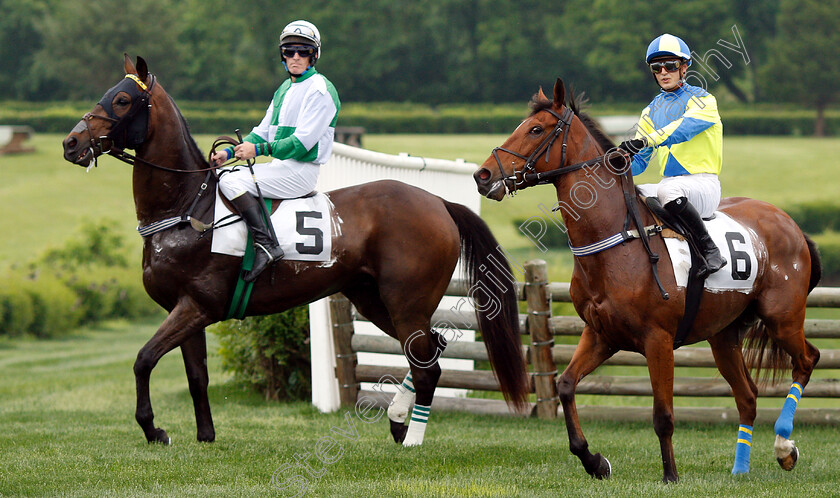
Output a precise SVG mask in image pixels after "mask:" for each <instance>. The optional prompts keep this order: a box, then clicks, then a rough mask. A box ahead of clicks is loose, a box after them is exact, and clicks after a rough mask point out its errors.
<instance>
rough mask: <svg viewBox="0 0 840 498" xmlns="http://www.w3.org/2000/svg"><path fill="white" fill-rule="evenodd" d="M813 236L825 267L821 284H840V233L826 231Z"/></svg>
mask: <svg viewBox="0 0 840 498" xmlns="http://www.w3.org/2000/svg"><path fill="white" fill-rule="evenodd" d="M812 238H813V239H814V242H816V243H817V247H818V248H819V251H820V260H821V261H822V267H823V272H822V280H820V283H819V285H821V286H836V285H840V233H837V232H826V233H822V234H819V235H815V236H813V237H812Z"/></svg>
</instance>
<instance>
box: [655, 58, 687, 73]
mask: <svg viewBox="0 0 840 498" xmlns="http://www.w3.org/2000/svg"><path fill="white" fill-rule="evenodd" d="M680 66H682V61H664V62H651V63H650V72H652V73H653V74H658V73H659V72H660V71H662V68H663V67H664V68H665V70H666V71H668V72H669V73H673V72H674V71H676V70H677V69H679V68H680Z"/></svg>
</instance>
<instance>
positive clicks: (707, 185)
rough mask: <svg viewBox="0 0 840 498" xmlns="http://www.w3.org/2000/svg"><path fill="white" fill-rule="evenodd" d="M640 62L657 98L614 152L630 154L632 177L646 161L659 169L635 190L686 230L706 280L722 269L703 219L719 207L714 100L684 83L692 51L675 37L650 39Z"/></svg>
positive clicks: (719, 139) (719, 150)
mask: <svg viewBox="0 0 840 498" xmlns="http://www.w3.org/2000/svg"><path fill="white" fill-rule="evenodd" d="M645 61H646V62H647V63H648V65H649V66H650V69H651V72H652V73H653V76H654V78H655V79H656V82H657V84H658V85H659V87H660V93H659V95H657V96H656V97H655V98H654V99H653V100H652V101H651V103H650V104H648V106H647V107H645V109H644V110H643V111H642V115H641V117H640V118H639V122H638V124H637V126H636V136H635V138H634V139H633V140H628V141H625V142H622V143H621V144H620V145H619V148H621V149H623V150H625V151H627V152H629V153H631V154H635V155H634V157H633V163H632V172H633V175H638V174H640V173H642V172H643V171H645V169H647V167H648V165H649V164H650V163H651V162H653V163H655V164H657V165H658V166H659V172H660V174H661V175H662V176H663V178H662V180H661V181H660V182H659V183H656V184H647V185H639V190H641V191H642V194H643V195H646V196H648V197H656V198H658V199H659V201H660V202H661V203H662V205H663V206H664V207H665V209H666V210H668V212H669V213H671V214H672V215H673V216H674V217H676V218H677V219H678V220H679V221H680V223H681V224H682V225H684V226H685V227H686V228H687V229H688V231H689V232H690V233H689V236H690V237H692V238H693V239H694V241H695V242H696V245H697V247H699V248H700V251H701V252H702V256H703V259H704V260H705V264H704V265H703V266H702V267H701V268H699V269H698V275H700V276H701V277H702V276H706V275H708V274H710V273H714V272H716V271H718V270H720V269H721V268H722V267H723V266H725V265H726V259H724V258H723V256H722V255H721V253H720V250H718V248H717V246H716V245H715V243H714V242H713V241H712V238H711V237H710V236H709V234H708V232H707V231H706V227H705V225H704V224H703V219H702V218H707V217H710V216H711V215H712V214H713V213H714V212H715V210H716V209H717V207H718V204H720V181H719V179H718V175H719V174H720V169H721V164H722V162H723V125H722V124H721V122H720V115H719V114H718V109H717V101H716V100H715V97H714V96H713V95H712V94H710V93H709V92H707V91H706V90H704V89H703V88H700V87H696V86H691V85H689V84H687V83H686V82H685V75H686V73H687V71H688V67H689V66H690V65H691V51H690V50H689V48H688V45H686V43H685V42H684V41H682V40H681V39H679V38H677V37H676V36H674V35H670V34H667V33H666V34H664V35H662V36H660V37H658V38H656V39H655V40H653V41H652V42H651V43H650V45H649V46H648V50H647V54H646V57H645Z"/></svg>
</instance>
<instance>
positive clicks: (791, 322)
mask: <svg viewBox="0 0 840 498" xmlns="http://www.w3.org/2000/svg"><path fill="white" fill-rule="evenodd" d="M565 93H566V92H565V88H564V85H563V82H562V81H561V80H559V79H558V80H557V83H556V84H555V86H554V100H553V101H550V100H548V99H547V98H546V97H545V95H543V93H542V91H540V92H539V93H538V94H537V95H536V96H535V97H534V99H533V100H532V102H531V109H532V113H531V115H530V116H529V117H528V118H526V119H525V120H524V121H523V122H522V124H520V125H519V127H518V128H517V129H516V130H515V131H514V132H513V134H512V135H511V136H510V137H509V138H508V139H507V140H506V141H505V142H504V144H503V145H502V146H501V147H498V148H496V149H495V150H494V151H493V154H492V155H491V156H490V157H489V158H488V159H487V160H486V161H485V162H484V164H483V165H482V167H481V168H480V169H479V170H478V171H476V173H475V175H474V177H475V181H476V183H477V185H478V191H479V192H480V193H481V194H482V195H485V196H486V197H488V198H490V199H494V200H496V201H501V200H502V199H503V198H504V196H505V193H506V192H509V193H511V194H512V193H514V192H515V191H516V190H517V189H519V188H525V187H529V186H533V185H537V184H541V183H543V184H546V183H552V184H553V185H554V188H555V189H556V191H557V199H558V208H560V207H568V206H570V205H572V204H574V202H573V201H575V200H576V201H578V202H577V203H576V206H578V207H580V209H574V211H572V210H570V209H561V211H562V218H563V222H564V224H565V226H566V229H567V230H568V237H569V241H570V245H573V246H584V247H586V246H590V247H597V246H595V244H596V243H597V242H599V241H604V240H606V239H609V238H611V236H613V237H614V236H615V234H620V233H622V232H623V231H625V230H626V228H625V219H626V218H628V216H626V215H628V213H629V212H631V211H636V212H637V213H640V214H641V218H642V220H641V221H642V223H641V225H642V226H645V227H647V226H650V225H655V224H656V222H655V221H654V218H653V217H652V216H651V215H650V214H649V212H647V211H646V210H645V209H644V208H643V204H642V201H641V200H640V198H639V197H638V195H637V194H636V192H635V190H634V187H633V185H632V176H630V174H629V171H628V170H629V162H628V157H627V156H626V155H624V154H623V153H621V152H618V151H617V150H615V149H614V146H613V143H612V141H611V140H610V139H609V138H608V137H607V136H606V135H605V134H604V133H603V131H601V130H600V129H599V128H598V126H597V125H596V124H595V123H594V122H593V120H592V119H590V118H589V117H587V116H586V115H585V114H582V113H580V110H579V109H578V103H577V102H575V98H574V97H572V98H570V101H569V104H568V106H567V105H565V100H564V99H565ZM608 152H609V154H608V155H607V156H605V155H604V154H605V153H608ZM587 160H589V161H587ZM616 163H620V164H618V165H616ZM584 184H585V186H584ZM584 191H587V192H590V194H588V196H587V194H584ZM625 192H628V194H629V195H626V196H625ZM593 194H595V195H594V196H593ZM575 196H577V197H575ZM626 200H627V202H625V201H626ZM719 210H720V211H723V212H724V213H726V214H727V215H729V216H730V217H731V218H733V219H735V220H738V221H739V222H740V223H741V224H742V225H744V226H746V227H747V228H748V229H749V230H750V231H751V232H752V234H753V237H754V243H753V245H754V246H755V247H756V248H757V250H756V252H757V258H758V268H756V269H755V271H756V272H757V273H756V279H755V284H754V286H753V288H752V290H751V291H749V292H744V291H729V292H727V291H723V292H721V291H716V292H714V293H712V292H708V291H707V292H703V294H702V300H701V302H700V310H699V313H698V315H697V318H696V320H695V321H694V323H693V327H692V328H690V329H689V330H688V336H687V337H686V339H685V344H691V343H696V342H699V341H703V340H706V341H708V342H709V344H710V345H711V349H712V353H713V355H714V359H715V363H716V364H717V367H718V369H719V370H720V373H721V374H722V375H723V377H724V378H725V379H726V381H727V382H728V383H729V385H730V386H731V388H732V393H733V394H734V396H735V401H736V404H737V407H738V413H739V415H740V423H741V426H740V428H739V437H738V441H739V442H738V444H737V446H736V458H735V465H734V466H733V473H745V472H748V471H749V449H750V445H751V439H752V425H753V421H754V420H755V416H756V395H757V392H758V391H757V388H756V384H755V383H754V382H753V380H752V379H751V378H750V375H749V369H748V368H747V364H746V363H745V360H744V356H743V354H742V349H741V346H742V338H743V337H744V334H745V333H746V332H747V331H748V330H749V331H750V332H751V334H752V335H751V338H752V340H753V342H752V343H753V344H757V345H759V346H760V351H761V352H762V353H761V355H764V352H765V349H764V348H765V346H768V345H769V350H768V351H766V352H767V355H768V356H769V357H770V358H771V359H773V360H776V361H773V362H767V361H765V362H764V363H765V366H772V367H773V369H774V370H773V372H774V375H775V373H776V370H778V369H783V367H784V366H786V365H789V363H787V364H784V363H783V362H782V361H781V360H782V359H784V360H787V358H784V357H783V354H784V353H787V355H789V356H790V359H791V360H792V363H793V365H792V366H793V381H794V385H793V387H792V388H791V394H790V395H789V396H788V398H787V399H786V405H785V408H783V410H782V414H781V416H780V417H779V420H778V421H777V423H776V434H777V437H776V456H777V458H778V459H779V463H780V464H781V465H782V467H783V468H785V469H786V470H790V469H791V468H793V465H794V464H795V461H796V458H797V455H798V450H797V449H796V447H795V446H794V445H793V441H791V440H789V439H788V437H789V436H790V431H791V430H792V427H793V411H794V409H795V407H796V403H797V402H798V400H799V396H801V392H802V389H804V388H805V386H806V384H807V383H808V379H809V378H810V376H811V372H812V371H813V369H814V366H815V365H816V363H817V361H818V359H819V352H818V351H817V349H816V348H815V347H814V346H812V345H811V344H810V343H808V341H806V340H805V336H804V332H803V323H804V320H805V301H806V298H807V296H808V293H809V292H810V291H811V290H812V289H813V288H814V286H815V285H816V284H817V282H818V281H819V278H820V274H821V267H820V262H819V256H818V253H817V251H816V246H815V245H814V244H813V242H811V241H810V239H808V238H807V237H806V236H804V235H803V233H802V231H801V230H800V229H799V227H798V226H797V225H796V224H795V223H794V222H793V220H791V218H790V217H789V216H787V215H786V214H785V213H784V212H782V211H781V210H779V209H778V208H776V207H774V206H772V205H770V204H767V203H764V202H760V201H756V200H752V199H746V198H727V199H723V200H722V202H721V204H720V208H719ZM607 245H608V244H607ZM644 245H645V244H643V243H641V242H640V241H634V240H625V243H623V244H618V245H615V246H613V247H610V248H608V249H604V250H601V251H600V252H594V253H592V254H589V255H581V256H578V257H576V258H575V264H574V270H573V273H572V280H571V288H570V292H571V297H572V301H573V303H574V306H575V309H576V311H577V312H578V314H579V315H580V317H581V318H582V319H583V320H584V322H585V326H584V329H583V333H582V335H581V338H580V342H579V343H578V346H577V348H576V350H575V353H574V355H573V357H572V359H571V361H570V362H569V364H568V366H567V367H566V369H565V370H564V372H563V373H562V375H560V377H559V379H558V381H557V389H558V393H559V396H560V400H561V402H562V405H563V414H564V417H565V420H566V429H567V430H568V434H569V444H570V449H571V451H572V453H573V454H575V455H576V456H577V457H578V458H580V460H581V462H582V463H583V466H584V468H585V469H586V471H587V472H588V473H589V474H591V475H593V476H595V477H598V478H606V477H609V475H610V472H611V468H610V464H609V462H608V461H607V459H606V458H604V457H603V456H602V455H601V454H600V453H596V454H594V455H593V454H592V453H590V451H589V448H588V446H589V445H588V443H587V441H586V439H585V438H584V435H583V432H582V430H581V427H580V423H579V421H578V415H577V411H576V408H575V388H576V386H577V384H578V383H579V382H580V380H581V379H582V378H583V377H584V376H586V375H587V374H589V373H590V372H592V371H593V370H595V368H597V367H598V366H599V365H601V364H602V363H603V362H604V361H605V360H607V359H608V358H610V357H611V356H612V355H613V354H615V353H616V352H617V351H619V350H626V351H636V352H639V353H641V354H643V355H644V356H645V357H646V359H647V363H648V370H649V373H650V382H651V386H652V389H653V427H654V430H655V432H656V435H657V436H658V437H659V444H660V448H661V452H662V463H663V470H664V475H663V480H664V481H665V482H670V481H677V479H678V476H677V469H676V465H675V462H674V450H673V446H672V443H671V436H672V434H673V432H674V411H673V385H674V354H673V347H674V339H675V332H676V330H677V324H678V323H679V321H680V319H681V317H682V315H683V313H684V311H685V288H683V287H678V286H677V284H676V280H675V277H674V274H673V272H664V271H661V270H662V268H670V258H669V257H668V252H667V250H666V247H665V243H664V242H663V239H662V237H657V236H651V237H650V239H649V246H650V252H653V253H658V254H659V255H660V256H661V258H662V263H663V264H662V265H661V268H660V271H661V273H662V280H661V281H662V285H663V287H664V291H667V293H668V294H669V295H670V296H671V298H670V299H668V300H664V299H663V295H662V293H661V292H660V289H659V288H658V285H657V281H656V277H655V276H654V275H653V273H652V272H651V263H650V258H649V253H648V251H647V250H646V248H645V247H644ZM730 261H732V259H731V258H730ZM768 343H769V344H768ZM758 360H759V361H758V363H759V365H758V366H757V368H759V367H760V366H761V358H760V357H759V358H758ZM765 360H766V358H765ZM767 363H773V364H772V365H767ZM780 371H781V370H780ZM765 373H767V371H766V370H765Z"/></svg>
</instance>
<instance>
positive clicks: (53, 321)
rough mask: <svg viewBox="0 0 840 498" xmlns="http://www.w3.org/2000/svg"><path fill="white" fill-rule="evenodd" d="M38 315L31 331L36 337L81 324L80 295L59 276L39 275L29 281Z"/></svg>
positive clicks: (29, 292) (52, 334)
mask: <svg viewBox="0 0 840 498" xmlns="http://www.w3.org/2000/svg"><path fill="white" fill-rule="evenodd" d="M24 288H25V289H26V292H27V294H29V297H30V298H31V300H32V310H33V315H34V318H33V320H32V323H31V324H30V326H29V328H28V332H29V333H31V334H33V335H35V336H36V337H42V338H43V337H56V336H59V335H62V334H64V333H67V332H69V331H70V330H73V329H74V328H75V327H76V326H78V325H79V319H80V317H81V311H80V309H79V305H78V301H79V298H78V295H77V294H76V293H74V292H73V291H72V290H71V289H70V288H69V287H67V286H66V285H65V284H64V283H63V282H61V280H59V279H58V278H57V277H56V276H55V275H39V276H38V277H36V278H33V279H30V280H26V281H25V286H24Z"/></svg>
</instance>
